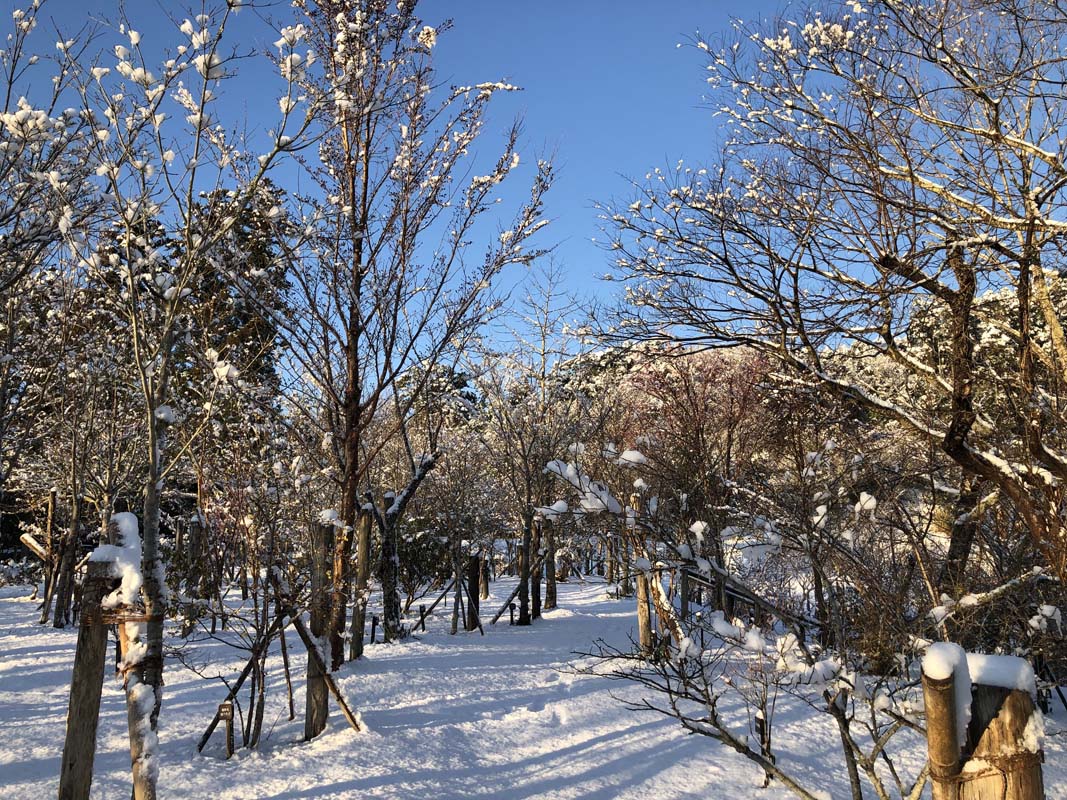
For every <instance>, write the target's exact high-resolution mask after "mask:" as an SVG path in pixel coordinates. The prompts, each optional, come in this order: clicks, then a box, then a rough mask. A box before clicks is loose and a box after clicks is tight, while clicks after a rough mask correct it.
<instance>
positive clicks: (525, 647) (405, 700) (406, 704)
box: [0, 581, 1067, 800]
mask: <svg viewBox="0 0 1067 800" xmlns="http://www.w3.org/2000/svg"><path fill="white" fill-rule="evenodd" d="M512 585H513V584H508V583H506V582H503V581H502V582H500V583H498V584H495V585H494V589H495V591H494V594H495V595H499V596H501V597H502V596H504V595H505V593H506V592H507V591H508V590H509V589H510V588H511V586H512ZM559 588H560V605H561V608H560V609H558V610H556V611H552V612H548V613H546V615H545V618H544V619H543V620H542V621H540V622H539V623H537V624H535V625H534V626H533V627H532V628H525V629H524V628H511V627H509V626H508V625H507V617H506V615H505V617H504V619H503V620H502V621H501V622H500V623H499V624H497V625H495V626H490V627H488V628H487V631H486V636H485V637H484V638H483V637H481V636H479V634H478V633H477V632H475V633H473V634H459V635H457V636H449V635H448V634H447V632H446V629H445V626H446V616H447V615H446V614H442V615H440V616H438V617H437V618H435V619H434V620H433V621H432V622H431V625H430V631H429V633H428V634H426V635H421V634H420V639H419V641H415V642H408V643H405V644H403V645H400V646H385V645H377V646H371V647H370V648H369V649H368V657H367V658H366V659H365V660H364V661H362V662H360V663H359V664H356V665H350V666H349V667H347V668H346V669H345V670H344V671H343V672H342V673H341V675H342V677H341V681H340V682H341V686H342V690H343V691H344V692H345V694H346V696H347V698H348V700H349V702H350V704H351V705H353V706H354V707H355V708H357V709H358V710H360V711H361V712H362V714H363V717H364V720H365V722H366V723H367V726H368V727H369V731H368V732H366V733H363V734H355V733H353V732H352V731H351V730H350V729H348V728H347V726H346V725H345V723H344V721H343V719H342V718H341V717H340V715H339V714H336V713H333V714H332V715H331V719H330V726H329V727H328V728H327V731H326V733H325V734H324V735H323V736H322V737H320V738H319V739H317V740H316V741H314V742H311V743H302V742H299V738H300V735H301V732H302V725H303V722H302V718H301V713H300V712H302V709H303V696H302V693H298V695H297V698H296V701H297V710H298V715H297V719H296V721H294V722H289V721H288V720H287V719H286V716H287V715H286V714H285V709H284V704H285V701H284V689H283V685H282V683H281V673H280V660H278V659H272V660H271V661H268V670H271V669H273V670H274V673H273V676H272V678H273V683H272V687H271V688H272V691H273V698H274V700H273V703H274V704H273V705H272V707H270V708H269V709H268V711H267V725H266V728H267V729H270V728H271V725H272V723H275V724H274V727H273V730H272V731H271V733H270V737H269V739H267V741H266V742H265V744H264V745H263V747H262V748H261V750H260V751H259V752H249V751H239V753H238V756H237V757H235V758H234V759H233V760H232V761H229V762H227V761H225V760H224V759H223V757H222V755H221V751H222V747H223V741H222V736H221V732H220V733H216V735H215V738H213V739H212V741H211V742H210V743H209V745H208V747H207V749H206V750H205V754H204V755H203V756H200V755H197V754H196V749H195V747H196V741H197V740H198V738H199V736H200V735H201V733H202V732H203V730H204V728H205V726H206V725H207V723H208V722H209V721H210V718H211V715H212V714H213V712H214V710H215V707H216V705H217V704H218V703H219V702H220V701H221V700H222V699H223V698H224V696H225V693H226V690H225V688H224V687H223V686H222V684H221V683H220V682H218V681H217V680H207V679H204V678H201V677H198V676H197V675H196V674H194V673H193V672H192V671H190V670H188V669H184V668H182V667H181V666H180V665H178V664H177V663H176V662H174V661H171V662H170V663H169V665H168V672H167V687H166V692H165V702H164V709H163V714H162V723H163V725H162V730H161V736H160V738H161V740H162V760H163V765H162V775H161V787H162V796H163V797H164V798H216V797H217V798H234V800H238V799H239V800H251V799H252V798H276V799H277V800H281V799H282V798H285V800H298V799H301V798H357V797H359V798H392V799H394V800H402V799H403V798H412V799H414V798H418V799H419V800H423V798H441V800H446V799H447V798H471V797H486V798H509V799H510V798H515V799H516V800H517V799H519V798H542V797H543V798H575V800H577V799H578V798H581V799H582V800H594V798H599V799H601V800H609V798H642V799H643V800H647V799H648V798H655V799H656V800H673V799H674V798H703V799H705V800H706V799H707V798H776V797H788V796H790V795H789V794H788V793H787V792H785V791H784V790H782V789H781V788H780V787H774V786H773V785H772V787H771V788H769V789H761V788H760V783H761V778H762V775H761V774H760V772H759V770H758V769H757V768H755V767H754V766H752V765H750V764H749V763H748V762H747V761H745V760H744V759H743V758H741V757H740V756H738V755H737V754H735V753H733V752H732V751H730V750H728V749H726V748H724V747H722V746H720V745H719V744H717V743H716V742H713V741H711V740H709V739H706V738H703V737H695V736H686V735H685V734H683V733H682V732H681V730H680V728H679V727H678V726H676V725H674V724H672V723H671V721H670V720H667V719H664V718H662V717H659V716H657V715H654V714H647V713H646V714H640V713H637V712H632V711H628V710H626V709H625V708H624V706H623V705H622V703H621V702H619V700H618V699H616V698H619V697H629V698H636V697H638V696H639V694H638V689H637V688H636V687H634V686H632V685H629V684H623V683H618V682H612V681H609V680H607V679H605V678H600V677H595V676H588V675H581V674H576V673H575V672H574V671H573V670H574V667H575V666H576V665H577V664H580V663H582V662H583V661H584V659H582V658H581V657H579V656H577V655H575V652H574V651H581V650H587V649H588V648H589V647H590V643H591V642H592V641H593V640H594V639H596V638H598V637H599V638H604V639H605V640H607V641H608V642H612V643H614V644H617V645H622V644H624V643H625V642H626V639H627V636H628V635H629V634H630V632H631V629H632V626H633V604H632V601H615V600H609V599H607V598H606V597H605V595H604V585H603V584H599V583H595V584H593V583H591V584H585V585H581V584H574V583H570V584H560V587H559ZM499 602H500V600H497V601H496V603H494V602H493V601H488V602H487V603H486V605H487V606H492V607H493V608H495V607H496V604H498V603H499ZM34 608H35V604H34V603H32V602H30V601H28V600H26V599H22V598H20V597H19V593H18V592H16V591H15V590H12V589H4V590H0V787H2V790H3V794H2V796H3V800H22V799H23V798H24V799H25V800H31V799H32V800H38V799H39V798H45V797H50V796H54V793H55V790H56V783H57V775H58V772H59V757H60V751H61V748H62V739H63V731H64V720H65V715H66V703H67V694H66V687H67V683H68V681H69V677H70V665H71V661H72V658H73V645H74V634H73V633H72V632H62V631H54V630H52V629H51V628H46V627H40V626H37V625H35V624H33V623H32V622H31V620H33V619H34V618H35V617H36V614H35V613H34ZM289 643H290V647H291V648H292V652H293V653H294V670H295V672H297V673H302V672H303V659H302V658H300V657H299V652H298V649H299V644H298V642H297V640H296V637H295V636H294V635H292V633H290V635H289ZM195 657H196V660H197V661H198V663H199V664H201V665H202V666H203V669H202V670H201V671H202V672H203V673H204V674H207V675H209V676H211V675H216V674H219V673H222V674H225V675H226V676H227V677H228V678H231V679H232V678H233V677H234V676H235V675H236V672H237V670H238V669H239V668H240V666H241V664H242V663H243V661H242V659H241V657H240V655H239V654H237V651H235V650H233V649H231V648H227V647H224V646H223V645H221V644H219V643H218V642H212V641H205V642H203V643H201V644H199V645H198V646H197V648H196V650H195ZM297 677H298V676H297V675H294V678H297ZM298 684H299V681H298ZM1058 716H1059V726H1060V727H1062V724H1063V723H1062V721H1063V720H1064V719H1067V715H1065V714H1064V712H1063V711H1062V709H1060V710H1059V714H1058ZM785 719H786V720H790V721H789V722H784V721H783V720H782V717H781V716H780V717H779V722H778V726H779V727H778V728H777V737H778V740H779V742H780V743H783V744H784V743H785V742H789V744H788V750H789V751H790V755H785V756H783V758H784V760H785V763H787V764H789V765H790V767H791V768H792V769H793V770H794V771H795V772H797V773H799V774H800V775H801V776H802V777H803V778H805V779H806V782H807V783H808V785H810V786H818V787H820V788H822V789H824V790H826V791H828V792H829V794H830V795H831V796H833V797H835V798H836V797H845V796H847V790H846V786H845V785H844V782H843V781H842V780H841V778H840V777H838V776H839V775H840V773H841V772H842V770H840V769H838V768H837V763H838V757H837V751H836V744H835V740H834V736H833V731H832V729H831V728H830V727H829V726H828V724H827V722H826V720H825V718H824V717H816V718H810V715H803V714H801V713H800V709H799V707H797V708H790V709H787V710H786V713H785ZM1050 722H1051V725H1050V728H1052V729H1053V730H1055V729H1056V726H1057V721H1056V717H1055V716H1054V717H1053V718H1052V719H1051V720H1050ZM125 725H126V722H125V712H124V706H123V698H122V694H121V691H120V687H119V686H118V684H117V683H116V682H115V681H114V680H112V679H111V678H110V676H109V678H108V681H107V683H106V685H105V689H104V700H103V707H102V719H101V725H100V735H99V744H98V753H97V770H96V778H95V780H94V785H93V797H94V798H95V797H99V798H108V799H110V798H123V797H127V796H128V793H129V788H128V786H129V772H128V763H129V757H128V753H127V752H126V750H125V748H126V747H127V739H126V728H125ZM1065 740H1067V736H1057V735H1052V736H1050V737H1049V739H1048V742H1047V745H1046V752H1047V756H1048V761H1049V763H1048V764H1047V765H1046V780H1047V783H1048V789H1049V797H1050V798H1058V797H1067V790H1065V788H1064V785H1065V782H1067V769H1065V767H1067V764H1065V763H1064V762H1065V761H1067V759H1065V757H1064V749H1065V748H1064V745H1065V744H1067V741H1065ZM921 758H922V753H921V752H920V751H917V752H916V753H915V754H914V758H913V759H909V761H910V763H909V764H908V765H907V766H908V768H909V769H911V768H912V767H914V766H915V765H916V764H921ZM831 781H833V782H831Z"/></svg>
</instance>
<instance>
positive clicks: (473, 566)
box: [463, 556, 482, 631]
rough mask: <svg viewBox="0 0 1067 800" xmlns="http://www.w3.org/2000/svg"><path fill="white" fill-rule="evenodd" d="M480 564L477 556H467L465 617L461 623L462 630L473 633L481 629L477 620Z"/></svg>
mask: <svg viewBox="0 0 1067 800" xmlns="http://www.w3.org/2000/svg"><path fill="white" fill-rule="evenodd" d="M481 576H482V562H481V559H480V558H478V556H467V617H466V619H465V620H464V621H463V630H465V631H473V630H475V629H477V628H480V627H481V620H480V619H479V618H478V610H479V602H478V584H479V583H480V582H481Z"/></svg>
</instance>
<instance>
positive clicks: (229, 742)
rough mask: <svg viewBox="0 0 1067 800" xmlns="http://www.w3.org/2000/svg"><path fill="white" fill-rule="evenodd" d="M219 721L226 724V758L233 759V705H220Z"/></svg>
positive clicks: (230, 703)
mask: <svg viewBox="0 0 1067 800" xmlns="http://www.w3.org/2000/svg"><path fill="white" fill-rule="evenodd" d="M219 720H220V721H222V722H225V723H226V758H232V757H233V703H232V702H229V701H227V702H225V703H220V704H219Z"/></svg>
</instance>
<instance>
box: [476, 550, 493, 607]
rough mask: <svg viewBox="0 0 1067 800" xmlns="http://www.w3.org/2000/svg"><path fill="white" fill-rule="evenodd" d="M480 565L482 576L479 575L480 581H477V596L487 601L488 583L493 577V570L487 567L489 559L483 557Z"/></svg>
mask: <svg viewBox="0 0 1067 800" xmlns="http://www.w3.org/2000/svg"><path fill="white" fill-rule="evenodd" d="M481 564H482V574H481V580H480V581H479V584H480V587H479V592H478V596H479V597H480V598H481V599H482V600H488V599H489V581H490V580H492V577H493V575H492V571H493V570H492V567H490V566H489V559H487V558H484V557H483V558H482V560H481Z"/></svg>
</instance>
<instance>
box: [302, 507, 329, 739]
mask: <svg viewBox="0 0 1067 800" xmlns="http://www.w3.org/2000/svg"><path fill="white" fill-rule="evenodd" d="M332 549H333V526H331V525H323V524H321V523H314V524H312V526H311V551H310V555H311V603H310V606H311V636H312V644H314V646H315V647H316V648H319V655H320V658H314V657H313V656H312V654H311V653H310V652H309V653H308V665H307V695H306V698H305V705H304V739H305V740H309V739H314V738H315V737H316V736H318V735H319V734H320V733H322V731H323V730H324V729H325V728H326V719H327V717H328V716H329V701H330V690H329V687H328V686H327V684H326V676H325V674H324V673H323V671H322V669H321V667H322V666H323V665H328V664H329V663H330V659H329V654H327V653H324V652H322V651H323V650H325V649H326V647H328V646H329V639H328V638H327V637H326V630H327V624H328V622H329V618H328V617H329V610H328V608H327V603H328V601H329V597H328V595H327V587H328V586H329V577H328V575H327V563H328V554H329V553H330V552H331V550H332Z"/></svg>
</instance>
